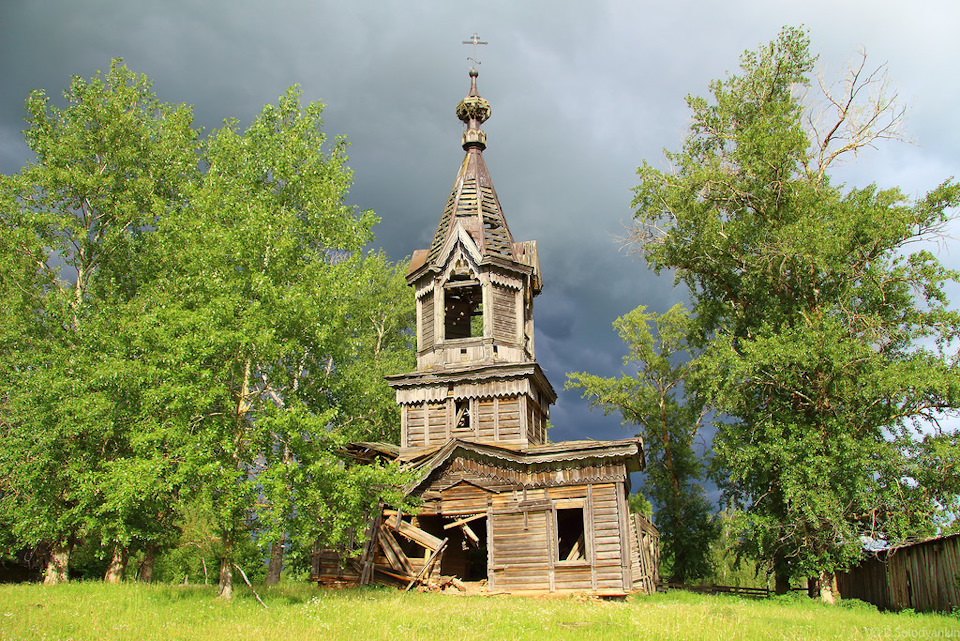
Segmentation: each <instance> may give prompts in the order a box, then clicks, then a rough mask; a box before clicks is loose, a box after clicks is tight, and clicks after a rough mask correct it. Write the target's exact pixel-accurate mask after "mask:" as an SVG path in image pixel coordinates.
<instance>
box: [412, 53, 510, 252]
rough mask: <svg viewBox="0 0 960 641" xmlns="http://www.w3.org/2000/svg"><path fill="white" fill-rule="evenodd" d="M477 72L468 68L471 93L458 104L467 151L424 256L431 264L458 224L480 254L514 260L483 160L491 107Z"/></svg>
mask: <svg viewBox="0 0 960 641" xmlns="http://www.w3.org/2000/svg"><path fill="white" fill-rule="evenodd" d="M477 75H478V74H477V71H476V69H471V70H470V93H469V94H467V96H466V97H465V98H464V99H463V100H461V101H460V103H459V104H458V105H457V117H458V118H460V120H461V121H462V122H463V123H464V124H465V125H466V126H467V129H466V131H464V133H463V138H462V144H463V149H464V151H466V152H467V153H466V156H465V157H464V159H463V163H462V164H461V165H460V172H459V173H458V174H457V180H456V182H455V183H454V185H453V191H452V192H451V193H450V198H449V200H447V206H446V207H445V208H444V210H443V215H442V216H441V218H440V224H439V226H438V227H437V231H436V233H435V234H434V235H433V242H432V243H431V244H430V249H429V250H428V252H429V253H428V255H427V261H428V262H430V263H433V262H435V261H436V260H437V258H438V256H439V254H440V250H441V249H442V248H443V245H444V243H446V241H447V238H449V237H450V235H452V234H454V233H455V231H454V230H455V229H456V226H457V223H460V224H461V225H462V226H463V228H464V229H465V230H466V231H467V233H469V234H470V236H471V237H472V238H473V240H474V242H476V244H477V247H478V248H479V250H480V255H481V256H483V257H485V258H486V257H499V258H506V259H509V260H517V256H516V255H515V253H514V242H513V235H512V234H511V233H510V228H509V227H508V226H507V220H506V218H505V217H504V215H503V209H501V207H500V201H499V200H498V199H497V192H496V191H495V190H494V189H493V181H492V180H490V173H489V172H488V171H487V165H486V163H485V162H484V161H483V150H484V149H485V148H486V138H487V136H486V134H485V133H484V131H483V130H482V129H480V125H481V124H483V122H485V121H486V120H487V119H488V118H489V117H490V114H491V109H490V103H488V102H487V101H486V100H484V98H483V97H481V96H480V94H479V93H477Z"/></svg>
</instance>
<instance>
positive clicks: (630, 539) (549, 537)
mask: <svg viewBox="0 0 960 641" xmlns="http://www.w3.org/2000/svg"><path fill="white" fill-rule="evenodd" d="M477 76H478V73H477V71H476V69H471V70H470V91H469V93H468V95H467V96H466V97H465V98H464V99H463V100H461V101H460V103H459V104H458V105H457V108H456V113H457V116H458V118H459V119H460V120H461V121H462V122H463V123H464V125H465V126H466V129H465V131H464V133H463V136H462V140H461V143H462V146H463V149H464V151H465V157H464V159H463V163H462V164H461V166H460V171H459V173H458V174H457V178H456V181H455V184H454V187H453V190H452V192H451V193H450V198H449V199H448V201H447V204H446V207H445V208H444V211H443V214H442V215H441V217H440V224H439V225H438V227H437V230H436V232H435V234H434V236H433V241H432V242H431V244H430V247H429V248H427V249H421V250H417V251H415V252H414V254H413V257H412V259H411V263H410V268H409V271H408V273H407V282H408V284H410V285H411V286H412V288H413V290H414V295H415V296H416V309H417V360H416V363H417V366H416V370H415V371H413V372H409V373H406V374H397V375H393V376H388V377H387V382H388V383H389V384H390V385H391V386H392V387H393V388H394V389H395V390H396V395H397V403H398V404H399V405H400V408H401V426H400V432H401V442H400V446H399V448H397V447H396V446H395V445H394V446H391V445H387V444H378V443H355V444H353V445H352V446H351V448H350V449H351V452H352V453H353V455H354V456H355V457H356V458H357V459H358V460H362V459H364V458H367V459H369V458H370V457H372V456H379V457H387V458H398V459H399V460H400V461H401V463H402V464H403V465H405V466H407V467H408V468H411V469H414V470H416V474H417V476H416V478H417V481H416V482H414V483H413V484H412V485H411V486H409V487H408V488H407V489H408V492H409V493H410V494H412V495H415V496H416V497H418V498H419V499H420V500H421V501H422V508H421V509H420V510H419V511H418V512H417V514H416V515H415V516H414V515H405V514H398V513H397V512H396V511H395V510H390V509H384V510H383V512H382V514H378V515H375V518H373V519H372V521H371V523H370V527H369V529H368V535H369V536H368V540H367V543H366V544H365V546H364V549H363V550H362V552H360V553H359V555H358V556H357V557H356V558H354V559H351V561H350V562H349V563H347V564H346V565H345V566H344V565H343V564H342V563H341V562H340V556H339V555H338V554H337V553H335V552H333V551H329V550H325V551H319V552H318V554H317V555H315V558H314V572H313V574H314V579H316V580H317V581H319V582H320V583H321V585H323V584H343V583H347V584H349V583H369V582H370V581H377V582H383V583H390V584H395V585H399V586H404V587H407V588H409V587H412V586H414V585H415V584H427V585H429V584H431V583H433V584H437V583H443V581H442V578H443V577H450V578H455V579H456V583H457V584H460V583H461V582H465V581H485V582H486V589H487V590H488V591H489V592H491V593H535V592H586V593H593V594H598V595H604V596H622V595H625V594H627V593H628V592H630V591H632V590H637V589H639V590H644V591H652V590H654V589H655V588H656V581H657V564H658V561H659V549H658V547H659V535H658V534H657V532H656V528H654V527H653V525H652V524H651V523H650V522H649V521H647V520H646V519H645V518H643V517H642V516H639V515H633V514H631V513H630V512H629V510H628V508H627V496H628V494H629V490H630V473H631V472H636V471H640V470H642V469H643V465H644V461H643V444H642V442H641V441H640V439H638V438H632V439H623V440H616V441H594V440H582V441H566V442H561V443H550V442H549V440H548V435H547V420H548V418H549V416H550V406H551V405H552V404H553V403H554V402H555V401H556V399H557V395H556V392H555V391H554V389H553V387H552V386H551V385H550V382H549V381H548V380H547V377H546V376H545V375H544V373H543V370H542V369H541V368H540V366H539V365H538V364H537V361H536V357H535V352H534V331H533V300H534V298H535V297H536V296H537V295H538V294H539V293H540V291H541V288H542V281H541V275H540V265H539V260H538V257H537V246H536V241H525V242H517V241H515V240H514V238H513V235H512V234H511V233H510V228H509V226H508V224H507V220H506V218H505V217H504V214H503V210H502V208H501V207H500V202H499V200H498V198H497V194H496V191H495V190H494V188H493V183H492V181H491V179H490V174H489V173H488V171H487V167H486V164H485V162H484V159H483V151H484V149H485V148H486V133H485V132H484V131H483V130H482V129H481V128H480V126H481V125H482V124H483V123H484V122H485V121H486V120H487V119H488V118H489V117H490V115H491V109H490V105H489V103H488V102H487V101H486V100H485V99H484V98H483V97H481V96H480V94H479V93H478V92H477ZM448 583H449V581H448Z"/></svg>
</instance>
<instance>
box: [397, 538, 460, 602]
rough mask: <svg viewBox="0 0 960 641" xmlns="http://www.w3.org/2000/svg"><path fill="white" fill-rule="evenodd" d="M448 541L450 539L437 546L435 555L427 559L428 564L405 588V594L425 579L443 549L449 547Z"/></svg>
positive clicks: (424, 565) (425, 564)
mask: <svg viewBox="0 0 960 641" xmlns="http://www.w3.org/2000/svg"><path fill="white" fill-rule="evenodd" d="M448 540H449V539H443V540H442V541H440V545H439V546H437V549H436V550H434V551H433V554H431V555H430V558H428V559H427V562H426V563H424V564H423V569H421V570H420V572H419V573H418V574H417V576H415V577H414V578H413V581H410V583H409V584H408V585H407V587H406V588H404V592H406V591H407V590H409V589H410V588H411V587H413V585H414V584H415V583H418V582H419V581H420V580H421V579H422V578H423V576H424V574H426V573H427V571H428V570H429V568H430V566H431V565H433V562H434V561H436V560H437V559H438V558H439V556H440V553H441V552H442V551H443V548H445V547H446V546H447V541H448Z"/></svg>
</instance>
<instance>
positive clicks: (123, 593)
mask: <svg viewBox="0 0 960 641" xmlns="http://www.w3.org/2000/svg"><path fill="white" fill-rule="evenodd" d="M257 591H258V593H259V595H260V597H261V598H262V599H263V602H264V603H265V604H266V606H267V607H264V606H263V605H261V604H260V603H258V602H257V600H256V598H255V597H254V595H253V594H252V593H251V592H250V590H249V589H241V590H238V592H237V596H236V598H234V599H233V600H232V601H223V600H220V599H217V598H215V596H214V588H213V587H211V586H184V585H162V584H153V585H148V584H141V583H128V584H121V585H105V584H103V583H100V582H88V583H84V582H74V583H70V584H67V585H59V586H50V587H44V586H41V585H36V584H28V585H2V586H0V639H4V640H6V639H124V640H126V639H204V640H216V639H258V640H260V639H263V640H268V639H291V638H295V639H321V638H322V639H436V640H447V639H474V640H480V639H531V640H533V639H536V640H543V639H725V640H726V639H960V618H958V617H957V616H955V615H940V614H920V613H912V612H906V613H885V612H878V611H877V610H876V609H874V608H873V607H872V606H869V605H867V604H863V603H861V602H858V601H851V602H845V603H843V604H842V605H839V606H834V607H830V606H825V605H822V604H820V603H818V602H816V601H813V600H810V599H807V598H806V597H796V596H794V597H782V598H772V599H766V600H751V599H747V598H743V597H737V596H727V595H719V596H709V595H699V594H692V593H688V592H682V591H671V592H669V593H666V594H656V595H651V596H641V595H637V596H632V597H630V598H628V599H627V600H626V601H601V600H596V599H592V598H586V597H553V598H524V597H504V596H458V595H446V594H420V593H416V592H409V593H402V592H399V591H396V590H393V589H386V588H369V589H357V590H341V591H320V590H318V589H317V588H316V587H315V586H313V585H310V584H296V583H291V584H285V585H280V586H277V587H272V588H262V587H260V588H258V589H257Z"/></svg>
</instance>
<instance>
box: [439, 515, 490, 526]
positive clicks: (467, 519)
mask: <svg viewBox="0 0 960 641" xmlns="http://www.w3.org/2000/svg"><path fill="white" fill-rule="evenodd" d="M486 516H487V513H486V512H483V513H481V514H474V515H473V516H465V517H463V518H462V519H457V520H456V521H454V522H453V523H447V524H446V525H444V526H443V529H444V530H450V529H452V528H455V527H460V526H461V525H463V524H464V523H469V522H470V521H476V520H477V519H483V518H486Z"/></svg>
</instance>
